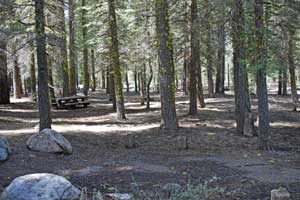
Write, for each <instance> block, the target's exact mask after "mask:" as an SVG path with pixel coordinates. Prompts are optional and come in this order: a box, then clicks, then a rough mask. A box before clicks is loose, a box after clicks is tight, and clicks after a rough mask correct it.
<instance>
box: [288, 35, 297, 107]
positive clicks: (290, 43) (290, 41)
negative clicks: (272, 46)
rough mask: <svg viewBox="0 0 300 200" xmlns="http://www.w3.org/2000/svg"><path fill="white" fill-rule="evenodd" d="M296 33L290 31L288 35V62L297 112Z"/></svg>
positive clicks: (294, 105) (293, 99) (293, 100)
mask: <svg viewBox="0 0 300 200" xmlns="http://www.w3.org/2000/svg"><path fill="white" fill-rule="evenodd" d="M294 34H295V33H294V31H291V30H289V35H288V62H289V72H290V82H291V95H292V103H293V111H297V107H298V104H299V99H298V94H297V82H296V73H295V61H294V41H293V36H294Z"/></svg>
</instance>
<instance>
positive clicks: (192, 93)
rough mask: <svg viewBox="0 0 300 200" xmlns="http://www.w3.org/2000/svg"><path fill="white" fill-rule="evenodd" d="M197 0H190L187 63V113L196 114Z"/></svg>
mask: <svg viewBox="0 0 300 200" xmlns="http://www.w3.org/2000/svg"><path fill="white" fill-rule="evenodd" d="M197 8H198V6H197V0H192V2H191V5H190V10H191V39H190V45H191V59H190V65H189V77H190V78H189V79H190V84H189V97H190V98H189V100H190V105H189V114H190V115H196V114H197V93H198V92H197V73H195V72H196V71H197V68H198V66H199V56H200V53H199V41H198V39H199V34H198V29H199V27H198V10H197Z"/></svg>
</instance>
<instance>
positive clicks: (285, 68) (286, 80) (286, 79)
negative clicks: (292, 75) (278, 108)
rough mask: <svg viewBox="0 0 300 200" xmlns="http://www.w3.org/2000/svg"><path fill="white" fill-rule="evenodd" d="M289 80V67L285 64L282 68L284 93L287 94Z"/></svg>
mask: <svg viewBox="0 0 300 200" xmlns="http://www.w3.org/2000/svg"><path fill="white" fill-rule="evenodd" d="M287 82H288V73H287V67H286V66H285V67H284V68H283V70H282V95H287V85H288V84H287Z"/></svg>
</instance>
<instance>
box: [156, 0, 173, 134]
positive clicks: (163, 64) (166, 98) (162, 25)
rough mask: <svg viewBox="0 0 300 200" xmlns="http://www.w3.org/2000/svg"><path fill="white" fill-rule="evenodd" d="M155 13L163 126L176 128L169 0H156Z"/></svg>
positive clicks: (164, 127)
mask: <svg viewBox="0 0 300 200" xmlns="http://www.w3.org/2000/svg"><path fill="white" fill-rule="evenodd" d="M155 14H156V37H157V40H156V41H157V48H158V57H159V75H160V77H159V85H160V91H159V92H160V99H161V127H162V128H163V129H176V128H177V127H178V123H177V118H176V107H175V80H174V74H175V66H174V62H173V44H172V37H171V34H170V27H169V16H168V1H167V0H155Z"/></svg>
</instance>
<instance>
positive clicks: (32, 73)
mask: <svg viewBox="0 0 300 200" xmlns="http://www.w3.org/2000/svg"><path fill="white" fill-rule="evenodd" d="M30 80H31V81H30V88H31V98H32V99H35V98H36V78H35V58H34V53H31V63H30Z"/></svg>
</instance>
